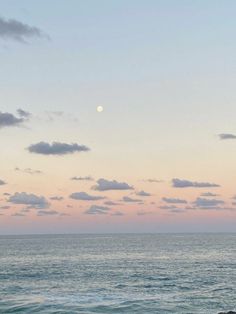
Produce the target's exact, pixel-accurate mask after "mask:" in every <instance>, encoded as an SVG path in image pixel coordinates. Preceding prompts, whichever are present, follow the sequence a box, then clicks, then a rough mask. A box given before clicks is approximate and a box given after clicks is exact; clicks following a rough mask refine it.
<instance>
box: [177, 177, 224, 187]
mask: <svg viewBox="0 0 236 314" xmlns="http://www.w3.org/2000/svg"><path fill="white" fill-rule="evenodd" d="M172 186H173V187H174V188H188V187H193V188H211V187H219V186H220V185H219V184H215V183H209V182H195V181H189V180H181V179H176V178H175V179H173V180H172Z"/></svg>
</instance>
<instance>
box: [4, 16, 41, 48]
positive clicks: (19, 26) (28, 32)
mask: <svg viewBox="0 0 236 314" xmlns="http://www.w3.org/2000/svg"><path fill="white" fill-rule="evenodd" d="M34 37H35V38H40V37H46V36H45V34H43V32H42V31H41V30H40V29H39V28H37V27H35V26H30V25H28V24H25V23H22V22H20V21H17V20H15V19H8V20H7V19H4V18H2V17H0V38H3V39H12V40H17V41H20V42H25V41H26V40H27V39H29V38H34Z"/></svg>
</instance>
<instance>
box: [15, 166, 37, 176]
mask: <svg viewBox="0 0 236 314" xmlns="http://www.w3.org/2000/svg"><path fill="white" fill-rule="evenodd" d="M15 171H19V172H24V173H28V174H31V175H34V174H42V173H43V172H42V171H41V170H34V169H31V168H25V169H20V168H18V167H16V168H15Z"/></svg>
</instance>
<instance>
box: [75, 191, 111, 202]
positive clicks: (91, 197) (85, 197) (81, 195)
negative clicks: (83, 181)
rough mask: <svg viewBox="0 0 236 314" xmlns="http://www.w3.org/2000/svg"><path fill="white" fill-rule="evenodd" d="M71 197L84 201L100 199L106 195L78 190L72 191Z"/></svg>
mask: <svg viewBox="0 0 236 314" xmlns="http://www.w3.org/2000/svg"><path fill="white" fill-rule="evenodd" d="M70 198H72V199H74V200H82V201H98V200H102V199H104V198H105V197H103V196H97V195H89V194H88V193H86V192H76V193H72V194H71V195H70Z"/></svg>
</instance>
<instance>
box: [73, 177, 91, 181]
mask: <svg viewBox="0 0 236 314" xmlns="http://www.w3.org/2000/svg"><path fill="white" fill-rule="evenodd" d="M71 180H75V181H93V178H92V177H90V176H86V177H72V178H71Z"/></svg>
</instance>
